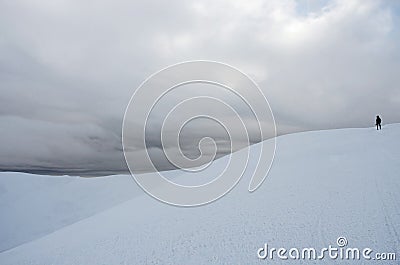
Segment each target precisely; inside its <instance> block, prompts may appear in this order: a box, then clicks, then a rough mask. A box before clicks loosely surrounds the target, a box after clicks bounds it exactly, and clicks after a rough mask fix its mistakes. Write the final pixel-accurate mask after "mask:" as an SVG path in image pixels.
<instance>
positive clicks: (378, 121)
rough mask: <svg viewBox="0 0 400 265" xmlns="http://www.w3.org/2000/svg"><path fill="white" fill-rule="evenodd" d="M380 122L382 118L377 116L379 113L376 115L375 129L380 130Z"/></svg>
mask: <svg viewBox="0 0 400 265" xmlns="http://www.w3.org/2000/svg"><path fill="white" fill-rule="evenodd" d="M381 122H382V120H381V118H380V117H379V115H378V116H376V122H375V125H376V129H377V130H382V126H381Z"/></svg>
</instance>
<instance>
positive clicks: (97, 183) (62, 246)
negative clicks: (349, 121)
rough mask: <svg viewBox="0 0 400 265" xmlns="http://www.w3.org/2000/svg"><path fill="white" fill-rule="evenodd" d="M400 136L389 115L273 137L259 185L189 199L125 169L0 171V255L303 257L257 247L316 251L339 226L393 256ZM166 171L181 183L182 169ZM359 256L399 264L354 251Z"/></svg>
mask: <svg viewBox="0 0 400 265" xmlns="http://www.w3.org/2000/svg"><path fill="white" fill-rule="evenodd" d="M399 136H400V124H392V125H386V126H384V127H383V128H382V131H376V129H374V128H365V129H340V130H327V131H313V132H305V133H296V134H291V135H285V136H281V137H278V138H277V150H276V157H275V161H274V164H273V166H272V168H271V171H270V174H269V175H268V177H267V179H266V181H265V182H264V184H263V185H262V186H261V187H260V188H259V189H258V190H257V191H256V192H254V193H249V192H248V191H247V187H248V183H249V176H248V175H247V174H246V173H245V175H244V176H243V178H242V180H241V181H240V182H239V184H238V185H237V186H236V187H235V188H234V189H233V190H232V191H231V192H230V193H229V194H228V195H226V196H225V197H223V198H221V199H219V200H218V201H216V202H214V203H211V204H209V205H206V206H202V207H196V208H180V207H173V206H169V205H166V204H163V203H160V202H159V201H157V200H154V199H153V198H151V197H150V196H148V195H147V194H145V193H144V192H143V191H141V190H139V189H138V187H137V185H136V184H135V183H134V182H133V181H132V179H130V177H129V176H117V177H108V178H93V179H80V178H65V177H54V178H52V177H43V176H42V177H37V176H28V175H25V174H19V173H1V174H0V211H1V213H2V217H1V219H0V223H1V226H0V238H1V244H2V245H1V246H2V248H3V249H8V250H5V251H3V252H1V253H0V264H11V265H12V264H44V265H46V264H267V263H268V264H277V263H278V264H286V263H288V264H298V263H299V260H291V259H288V260H280V259H273V260H270V259H267V260H263V259H260V258H259V257H258V253H257V252H258V250H259V249H260V247H263V246H265V244H268V246H272V247H283V248H287V249H288V250H289V249H290V248H292V247H296V248H298V249H302V248H307V247H314V248H316V249H322V248H324V247H326V246H329V245H333V244H335V242H336V240H337V238H338V237H339V236H343V237H345V238H346V239H347V240H348V244H347V247H349V248H359V249H365V248H370V249H372V250H373V251H375V252H376V253H395V254H396V256H397V258H398V257H399V255H400V253H399V247H400V206H399V204H398V202H399V201H400V193H399V190H400V177H399V172H400V163H399V161H400V141H399V140H398V139H399ZM250 148H257V145H254V146H251V147H250ZM233 155H236V153H235V154H233ZM223 159H226V158H225V157H224V158H221V159H220V160H217V161H215V164H216V168H217V167H218V164H220V163H222V162H224V161H223ZM251 161H252V160H250V165H249V166H250V167H251V166H252V165H251ZM170 174H171V177H175V175H178V174H179V175H180V176H178V177H177V178H176V179H177V181H182V182H183V183H184V182H185V181H187V179H186V178H185V176H184V173H182V172H173V171H171V173H170ZM205 177H206V176H205ZM81 181H82V182H81ZM39 187H40V188H39ZM132 189H136V191H132ZM134 194H136V195H134ZM89 202H90V203H89ZM63 205H64V206H63ZM66 205H67V206H68V205H69V206H71V207H69V206H68V207H67V206H66ZM77 205H78V206H79V207H78V206H77ZM50 206H51V207H50ZM65 220H68V222H63V221H65ZM44 228H46V229H44ZM49 228H52V229H49ZM38 230H40V231H41V232H40V233H38ZM22 239H23V240H22ZM28 241H29V242H28ZM24 242H25V243H24ZM21 243H24V244H21ZM375 252H374V253H375ZM372 254H373V253H371V257H372V256H373V255H372ZM363 262H364V263H365V264H366V263H368V264H398V260H386V261H378V260H374V259H371V260H368V261H364V260H360V261H355V263H356V264H363ZM304 263H305V264H309V263H313V264H319V263H321V264H338V263H339V264H352V263H353V261H352V260H349V261H347V260H340V261H338V260H331V259H322V260H312V261H310V260H305V261H304Z"/></svg>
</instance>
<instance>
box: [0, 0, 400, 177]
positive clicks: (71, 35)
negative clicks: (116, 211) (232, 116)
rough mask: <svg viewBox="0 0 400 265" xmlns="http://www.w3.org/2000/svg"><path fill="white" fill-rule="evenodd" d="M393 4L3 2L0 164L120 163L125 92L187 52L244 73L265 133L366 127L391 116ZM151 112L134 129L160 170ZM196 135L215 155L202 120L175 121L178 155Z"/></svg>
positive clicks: (97, 169) (97, 167) (397, 117)
mask: <svg viewBox="0 0 400 265" xmlns="http://www.w3.org/2000/svg"><path fill="white" fill-rule="evenodd" d="M399 12H400V6H399V4H398V3H395V2H394V1H378V0H363V1H361V0H357V1H344V0H336V1H316V0H314V1H312V0H309V1H305V0H304V1H291V0H285V1H250V2H249V1H238V0H236V1H211V0H206V1H118V2H116V1H96V2H89V1H61V0H60V1H40V2H31V1H3V2H1V3H0V32H1V35H0V135H1V137H0V170H3V171H4V170H12V171H14V170H16V171H29V172H37V173H49V174H50V173H51V174H55V173H58V174H81V175H99V174H111V173H121V172H124V171H126V165H125V162H124V159H123V154H122V146H121V125H122V119H123V114H124V110H125V108H126V105H127V104H128V101H129V98H130V96H131V94H132V93H133V91H134V90H135V89H136V88H137V87H138V86H139V85H140V83H141V82H142V81H143V80H144V79H145V78H147V77H148V76H149V75H150V74H152V73H153V72H155V71H158V70H159V69H161V68H163V67H166V66H168V65H170V64H173V63H177V62H180V61H185V60H193V59H209V60H214V61H221V62H226V63H229V64H231V65H233V66H235V67H238V68H239V69H241V70H243V71H244V72H245V73H247V74H249V75H250V76H251V77H252V78H253V79H254V80H255V81H256V82H257V83H258V84H259V85H260V87H261V89H262V90H263V91H264V93H265V94H266V95H267V97H268V100H269V102H270V104H271V107H272V109H273V111H274V114H275V118H276V121H277V125H278V132H279V134H283V133H290V132H294V131H303V130H312V129H326V128H340V127H365V126H371V125H373V119H374V116H375V115H376V114H381V115H382V117H383V121H384V123H392V122H400V114H399V113H400V90H399V89H398V87H397V86H398V84H399V83H400V76H399V75H398V69H399V66H400V48H399V47H400V45H399V44H400V43H399V40H400V39H399V27H398V25H400V24H399V22H400V21H399ZM199 89H200V88H199ZM201 91H203V92H204V90H203V88H202V90H201ZM215 93H220V92H215ZM222 93H223V92H221V95H222ZM192 94H196V93H195V92H194V93H192ZM184 96H185V94H180V95H171V96H170V97H169V98H168V100H167V101H166V103H165V104H164V105H163V106H164V107H165V108H167V107H168V106H171V105H173V104H175V103H176V102H179V101H180V100H181V98H180V97H184ZM227 100H230V101H231V102H232V103H233V104H234V105H237V110H238V111H239V112H241V113H242V114H243V115H245V116H246V115H247V114H246V111H247V110H246V109H245V108H243V106H242V105H241V104H239V103H238V102H236V101H235V100H237V99H234V98H228V99H227ZM159 111H160V113H161V114H160V113H157V112H155V113H154V116H152V118H151V120H150V123H151V124H152V126H153V127H152V128H156V129H154V131H153V133H152V134H150V135H149V136H148V139H146V140H147V143H148V146H149V150H150V153H151V154H152V157H153V158H154V160H155V162H156V164H157V166H158V168H159V169H170V168H172V167H171V165H170V163H168V161H166V160H165V157H163V156H162V150H161V148H162V146H161V143H160V141H159V139H158V131H157V128H160V126H161V121H162V117H163V116H162V113H163V111H162V108H161V109H160V110H159ZM247 117H248V119H247V122H248V123H249V124H250V123H253V122H254V121H253V118H252V117H251V115H247ZM210 133H211V134H212V136H213V137H215V138H216V141H217V146H218V147H219V151H220V152H219V155H223V154H225V153H226V147H227V143H228V142H227V137H226V135H224V132H222V131H220V130H219V129H218V128H217V127H215V125H212V124H211V123H210V122H208V121H203V122H199V123H194V124H192V125H191V126H188V127H187V128H185V131H184V135H185V136H184V137H182V139H181V145H182V148H183V150H184V152H186V154H187V155H188V156H192V157H195V156H196V155H198V152H199V150H198V149H197V144H198V141H199V139H201V138H202V136H204V134H210ZM250 140H251V142H252V143H254V142H257V141H259V140H260V139H259V137H258V136H257V135H256V134H254V135H252V136H251V139H250ZM166 147H167V148H169V146H168V143H167V146H166ZM143 170H144V171H145V170H146V169H143Z"/></svg>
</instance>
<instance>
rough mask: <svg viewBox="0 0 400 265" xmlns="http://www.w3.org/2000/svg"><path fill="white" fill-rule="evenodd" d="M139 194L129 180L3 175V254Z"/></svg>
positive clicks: (0, 203) (0, 199)
mask: <svg viewBox="0 0 400 265" xmlns="http://www.w3.org/2000/svg"><path fill="white" fill-rule="evenodd" d="M135 194H136V195H137V194H139V188H138V187H137V186H136V185H135V183H134V181H133V180H132V178H131V177H130V176H124V175H118V176H113V177H102V178H96V180H93V179H89V178H79V177H68V176H57V177H50V176H40V175H31V174H26V173H15V172H14V173H13V172H2V173H0V212H1V213H2V214H1V218H0V239H1V240H0V251H3V250H6V249H10V248H12V247H15V246H17V245H20V244H22V243H25V242H28V241H31V240H33V239H36V238H39V237H41V236H44V235H46V234H49V233H51V232H53V231H55V230H57V229H60V228H61V227H64V226H66V225H69V224H72V223H75V222H77V221H79V220H81V219H84V218H86V217H89V216H91V215H93V214H96V213H98V212H100V211H102V210H105V209H108V208H110V207H112V206H114V205H116V204H118V203H120V202H122V201H126V200H127V199H130V198H132V197H133V196H134V195H135Z"/></svg>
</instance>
